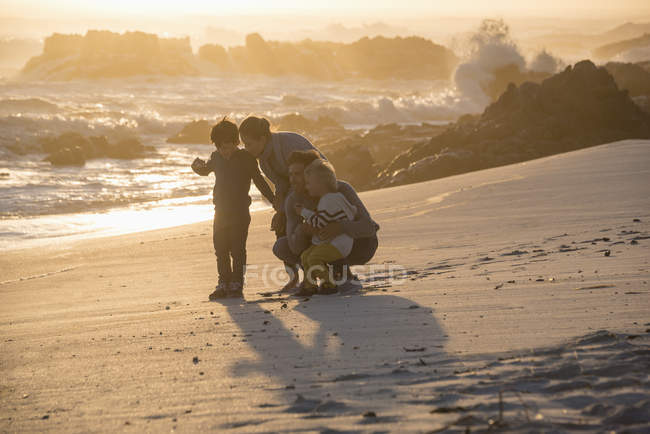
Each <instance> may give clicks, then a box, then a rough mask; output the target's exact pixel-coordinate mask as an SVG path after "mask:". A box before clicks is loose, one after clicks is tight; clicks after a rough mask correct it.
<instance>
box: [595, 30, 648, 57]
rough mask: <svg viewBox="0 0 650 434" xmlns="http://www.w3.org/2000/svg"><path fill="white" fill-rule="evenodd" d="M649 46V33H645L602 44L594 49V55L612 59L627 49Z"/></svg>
mask: <svg viewBox="0 0 650 434" xmlns="http://www.w3.org/2000/svg"><path fill="white" fill-rule="evenodd" d="M649 46H650V33H646V34H644V35H642V36H639V37H638V38H632V39H626V40H624V41H618V42H614V43H611V44H607V45H603V46H601V47H598V48H596V49H595V50H594V57H596V58H599V59H612V58H613V57H616V56H619V55H621V54H623V53H625V52H627V51H630V50H635V49H639V48H645V47H649Z"/></svg>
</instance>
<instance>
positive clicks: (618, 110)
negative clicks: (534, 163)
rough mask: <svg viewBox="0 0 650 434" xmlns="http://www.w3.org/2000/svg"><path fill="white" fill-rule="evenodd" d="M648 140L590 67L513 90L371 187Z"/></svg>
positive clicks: (409, 155)
mask: <svg viewBox="0 0 650 434" xmlns="http://www.w3.org/2000/svg"><path fill="white" fill-rule="evenodd" d="M633 138H636V139H641V138H650V116H649V115H648V114H647V113H645V112H643V111H642V110H641V109H640V108H639V107H638V106H637V105H636V104H635V103H634V102H633V101H632V99H631V98H630V96H629V95H628V92H627V91H625V90H621V89H619V88H618V86H617V85H616V82H615V81H614V78H613V77H612V76H611V75H610V74H609V72H607V70H606V69H605V68H602V67H601V68H598V67H596V66H595V65H594V64H593V63H592V62H591V61H582V62H579V63H577V64H576V65H575V66H573V67H571V66H569V67H567V68H566V69H565V70H564V71H563V72H561V73H558V74H555V75H553V76H552V77H550V78H547V79H546V80H544V81H543V82H542V83H541V84H537V83H531V82H526V83H523V84H522V85H520V86H518V87H517V86H515V85H514V84H513V85H510V86H509V87H508V89H507V90H506V92H505V93H504V94H503V95H501V97H500V98H499V99H498V101H496V102H495V103H493V104H491V105H490V106H488V107H487V108H486V109H485V111H484V112H483V114H482V115H481V116H478V117H472V116H466V117H464V118H461V119H460V120H459V121H458V122H456V123H455V124H453V125H452V126H450V127H449V128H448V129H447V130H446V131H445V132H443V133H442V134H440V135H438V136H436V137H433V138H432V139H431V140H429V141H427V142H423V143H420V144H417V145H414V146H412V147H411V148H410V149H408V150H406V151H404V152H402V153H401V154H399V155H398V156H397V157H396V158H395V159H394V160H393V161H392V162H391V163H390V164H388V166H387V167H386V168H385V169H384V170H383V171H382V172H381V174H380V175H379V177H378V178H377V180H376V181H375V182H374V183H373V184H372V186H373V187H386V186H392V185H400V184H408V183H413V182H419V181H425V180H430V179H436V178H442V177H445V176H450V175H455V174H458V173H463V172H467V171H471V170H478V169H484V168H488V167H495V166H500V165H504V164H510V163H515V162H519V161H524V160H529V159H533V158H538V157H543V156H547V155H551V154H556V153H560V152H566V151H571V150H575V149H580V148H585V147H588V146H593V145H598V144H602V143H607V142H612V141H616V140H622V139H633Z"/></svg>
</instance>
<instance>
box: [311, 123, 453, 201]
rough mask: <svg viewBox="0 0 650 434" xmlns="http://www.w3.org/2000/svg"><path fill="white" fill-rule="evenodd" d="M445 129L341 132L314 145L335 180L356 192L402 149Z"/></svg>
mask: <svg viewBox="0 0 650 434" xmlns="http://www.w3.org/2000/svg"><path fill="white" fill-rule="evenodd" d="M444 129H445V127H443V126H436V125H430V124H426V123H424V124H421V125H398V124H385V125H378V126H377V127H375V128H373V129H371V130H368V131H349V130H346V131H343V132H342V133H341V132H339V133H338V134H337V135H336V137H329V138H323V139H320V140H318V141H317V142H316V143H317V145H318V147H319V148H320V149H321V150H322V151H323V153H325V155H326V156H327V158H328V159H329V160H330V161H331V162H332V164H333V165H334V167H335V168H336V173H337V176H338V177H339V178H341V179H343V180H345V181H347V182H349V183H350V184H352V185H353V186H354V187H355V189H357V190H367V189H368V188H370V187H371V186H372V185H373V183H374V182H375V181H376V179H377V176H378V175H379V173H380V172H381V168H382V167H385V166H386V165H387V164H388V163H390V161H391V160H392V159H393V158H394V157H395V155H397V154H399V153H400V152H401V151H403V150H404V149H408V148H410V147H411V146H413V145H414V144H416V143H419V142H422V141H423V140H427V139H429V138H431V137H433V136H435V135H436V134H439V133H440V132H442V131H443V130H444Z"/></svg>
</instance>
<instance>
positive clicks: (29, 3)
mask: <svg viewBox="0 0 650 434" xmlns="http://www.w3.org/2000/svg"><path fill="white" fill-rule="evenodd" d="M0 4H1V5H2V16H5V17H7V16H13V17H18V16H20V17H42V16H43V15H45V14H47V15H49V16H53V17H70V16H84V15H85V16H89V15H97V14H102V15H109V16H112V17H124V16H129V15H143V14H144V15H147V16H150V17H153V16H159V17H160V16H168V17H169V16H178V15H179V14H180V15H183V14H217V15H221V14H241V13H245V14H286V13H288V12H294V13H316V12H318V11H321V12H326V13H327V12H329V13H332V14H337V13H346V14H349V13H354V14H355V15H368V16H369V17H370V16H377V15H381V14H384V13H386V11H391V13H396V14H398V15H403V16H413V15H418V14H422V13H424V14H431V15H456V16H458V15H471V16H475V15H485V14H504V15H523V16H526V15H537V16H539V15H544V16H565V15H566V14H570V13H571V14H573V13H578V14H581V15H583V16H585V17H602V16H605V15H612V14H613V15H617V16H632V17H634V16H635V15H636V14H639V13H641V14H647V13H649V12H650V2H648V1H647V0H622V1H616V2H612V1H611V0H572V1H566V0H546V1H544V2H537V1H535V2H533V1H518V0H490V1H471V0H454V1H434V0H409V1H406V2H399V3H398V2H395V1H394V0H374V1H364V0H311V1H305V0H275V1H273V2H269V1H268V0H237V1H230V0H228V1H215V0H185V1H182V2H181V1H178V0H0ZM270 5H272V6H270ZM397 5H399V6H397Z"/></svg>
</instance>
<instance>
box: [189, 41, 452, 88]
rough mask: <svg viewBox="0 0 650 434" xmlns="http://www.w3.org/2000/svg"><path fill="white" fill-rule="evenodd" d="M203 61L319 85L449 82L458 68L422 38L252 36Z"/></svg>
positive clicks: (203, 55) (204, 51) (204, 54)
mask: <svg viewBox="0 0 650 434" xmlns="http://www.w3.org/2000/svg"><path fill="white" fill-rule="evenodd" d="M199 58H200V59H201V60H203V61H207V62H211V63H213V64H215V65H216V66H217V67H218V68H219V69H221V70H223V71H230V72H247V73H258V74H267V75H283V74H296V75H303V76H307V77H311V78H316V79H342V78H346V77H364V78H372V79H386V78H403V79H431V80H434V79H448V78H449V76H450V75H451V72H452V71H453V69H454V67H455V66H456V64H457V62H458V59H457V58H456V56H455V55H454V53H453V52H452V51H450V50H448V49H447V48H445V47H443V46H441V45H437V44H435V43H433V42H431V41H430V40H427V39H424V38H420V37H409V38H401V37H395V38H385V37H382V36H378V37H375V38H367V37H366V38H362V39H360V40H358V41H356V42H353V43H349V44H344V43H335V42H316V41H312V40H309V39H307V40H304V41H302V42H277V41H266V40H264V39H263V38H262V37H261V36H260V35H259V34H257V33H253V34H250V35H248V36H246V43H245V45H243V46H235V47H230V48H229V49H228V50H226V49H225V48H223V47H221V46H219V45H215V44H207V45H204V46H202V47H201V48H200V49H199Z"/></svg>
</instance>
